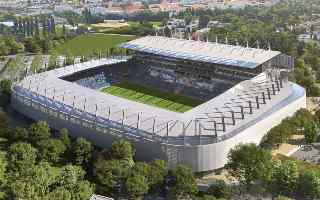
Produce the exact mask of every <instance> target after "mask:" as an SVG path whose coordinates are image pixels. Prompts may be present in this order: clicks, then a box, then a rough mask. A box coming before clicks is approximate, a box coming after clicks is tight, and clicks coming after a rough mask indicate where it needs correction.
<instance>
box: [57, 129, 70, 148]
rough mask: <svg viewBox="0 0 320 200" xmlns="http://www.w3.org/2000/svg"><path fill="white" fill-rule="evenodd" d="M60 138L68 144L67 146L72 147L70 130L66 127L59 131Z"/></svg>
mask: <svg viewBox="0 0 320 200" xmlns="http://www.w3.org/2000/svg"><path fill="white" fill-rule="evenodd" d="M59 139H60V140H61V141H62V142H63V144H64V145H66V147H67V148H69V147H70V144H71V141H70V137H69V131H68V129H66V128H62V129H60V131H59Z"/></svg>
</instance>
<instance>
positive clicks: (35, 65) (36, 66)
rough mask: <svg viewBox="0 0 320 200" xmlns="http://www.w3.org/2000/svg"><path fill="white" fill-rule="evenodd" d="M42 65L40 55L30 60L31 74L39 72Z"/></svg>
mask: <svg viewBox="0 0 320 200" xmlns="http://www.w3.org/2000/svg"><path fill="white" fill-rule="evenodd" d="M42 65H43V60H42V55H41V54H37V55H36V56H34V58H33V59H32V63H31V66H30V70H31V72H32V73H33V74H35V73H37V72H39V71H40V69H41V67H42Z"/></svg>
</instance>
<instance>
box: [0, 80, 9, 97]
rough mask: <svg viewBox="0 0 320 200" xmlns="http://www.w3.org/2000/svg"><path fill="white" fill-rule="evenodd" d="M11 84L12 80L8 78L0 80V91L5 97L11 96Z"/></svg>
mask: <svg viewBox="0 0 320 200" xmlns="http://www.w3.org/2000/svg"><path fill="white" fill-rule="evenodd" d="M11 85H12V82H11V81H10V80H8V79H5V80H1V82H0V93H1V94H3V95H5V96H6V97H10V96H11Z"/></svg>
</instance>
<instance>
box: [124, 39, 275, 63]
mask: <svg viewBox="0 0 320 200" xmlns="http://www.w3.org/2000/svg"><path fill="white" fill-rule="evenodd" d="M120 47H122V48H126V49H131V50H135V51H141V52H146V53H152V54H157V55H163V56H169V57H175V58H180V59H187V60H194V61H201V62H208V63H214V64H222V65H229V66H237V67H243V68H249V69H253V68H255V67H257V66H259V65H261V64H263V63H265V62H267V61H269V60H270V59H272V58H274V57H275V56H277V55H280V54H281V52H279V51H271V50H265V49H255V48H246V47H242V46H234V45H227V44H219V43H212V42H203V41H195V40H185V39H177V38H167V37H162V36H147V37H142V38H139V39H136V40H132V41H130V42H127V43H124V44H121V45H120Z"/></svg>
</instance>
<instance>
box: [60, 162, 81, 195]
mask: <svg viewBox="0 0 320 200" xmlns="http://www.w3.org/2000/svg"><path fill="white" fill-rule="evenodd" d="M84 175H85V172H84V171H83V169H82V168H81V167H80V166H74V165H66V166H64V167H62V168H61V170H60V175H59V177H58V180H57V185H58V186H61V187H63V188H65V189H67V190H68V191H70V192H71V191H74V189H75V187H76V186H77V183H78V182H80V181H81V180H83V178H84ZM71 193H72V192H71Z"/></svg>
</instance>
